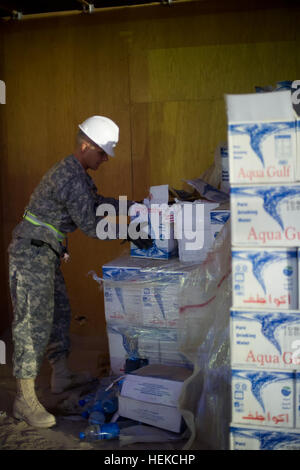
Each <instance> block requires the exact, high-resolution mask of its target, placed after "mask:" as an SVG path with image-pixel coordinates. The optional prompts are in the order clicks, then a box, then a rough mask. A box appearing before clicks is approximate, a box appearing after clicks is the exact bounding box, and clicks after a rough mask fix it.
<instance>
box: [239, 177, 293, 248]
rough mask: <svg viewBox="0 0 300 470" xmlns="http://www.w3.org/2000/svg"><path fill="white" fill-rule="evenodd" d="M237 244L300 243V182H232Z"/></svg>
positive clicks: (269, 244)
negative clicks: (246, 183)
mask: <svg viewBox="0 0 300 470" xmlns="http://www.w3.org/2000/svg"><path fill="white" fill-rule="evenodd" d="M230 195H231V199H230V206H231V216H230V219H231V229H232V230H231V231H232V244H233V245H246V246H258V245H260V246H293V247H297V246H300V184H299V183H298V184H296V183H295V184H291V185H284V186H283V185H281V186H278V185H256V186H232V187H231V190H230Z"/></svg>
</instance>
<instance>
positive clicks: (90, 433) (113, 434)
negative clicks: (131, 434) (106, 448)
mask: <svg viewBox="0 0 300 470" xmlns="http://www.w3.org/2000/svg"><path fill="white" fill-rule="evenodd" d="M119 434H120V428H119V425H118V424H117V423H107V424H102V425H99V424H93V425H91V426H88V427H87V428H86V430H85V431H84V432H80V433H79V438H80V439H85V440H87V441H97V440H103V439H116V438H118V437H119Z"/></svg>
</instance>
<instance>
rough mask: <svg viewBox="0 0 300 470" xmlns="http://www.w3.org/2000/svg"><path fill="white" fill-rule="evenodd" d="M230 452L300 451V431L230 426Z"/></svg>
mask: <svg viewBox="0 0 300 470" xmlns="http://www.w3.org/2000/svg"><path fill="white" fill-rule="evenodd" d="M230 450H300V431H299V430H297V429H291V430H287V429H286V428H281V429H280V428H273V427H270V428H257V427H254V426H252V427H251V426H247V425H245V426H242V425H236V424H233V423H232V424H231V426H230Z"/></svg>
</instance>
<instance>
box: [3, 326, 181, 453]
mask: <svg viewBox="0 0 300 470" xmlns="http://www.w3.org/2000/svg"><path fill="white" fill-rule="evenodd" d="M1 339H2V340H4V342H5V344H6V364H0V450H95V449H97V450H103V451H110V450H116V451H117V450H123V451H129V450H180V449H182V448H183V446H184V444H185V442H186V441H184V440H180V441H176V442H159V443H135V444H131V445H130V446H128V445H127V446H120V443H119V441H118V440H110V441H107V440H106V441H97V442H83V441H81V440H80V439H79V437H78V436H79V432H81V431H84V430H85V428H86V426H87V421H86V420H85V419H83V418H81V416H80V413H79V408H78V399H79V397H80V396H82V395H84V394H85V393H88V392H89V391H90V390H91V388H95V384H87V385H85V386H81V387H78V388H76V389H72V390H70V391H68V392H64V393H61V394H59V395H54V394H52V393H51V391H50V385H49V384H50V372H51V370H50V366H49V365H48V363H47V362H46V361H45V362H44V363H43V366H42V369H41V372H40V375H39V377H38V379H37V381H36V392H37V396H38V397H39V400H40V402H41V403H42V404H43V405H44V406H45V407H46V409H47V410H48V411H49V412H51V413H53V414H54V415H55V416H56V420H57V424H56V426H54V427H52V428H49V429H36V428H33V427H31V426H29V425H27V424H26V423H25V422H24V421H17V420H16V419H14V418H13V417H12V405H13V401H14V397H15V394H16V381H15V378H14V377H13V375H12V344H11V337H10V332H6V333H5V335H4V336H3V337H2V338H1ZM93 343H94V348H92V349H91V345H92V347H93ZM72 344H73V348H72V351H77V353H75V352H72V353H71V355H70V360H69V363H70V367H71V368H72V370H74V371H79V370H89V371H90V372H92V374H93V375H95V377H98V378H101V377H105V376H108V375H109V369H108V357H107V355H106V353H105V352H102V353H101V350H100V351H99V349H98V348H97V345H96V341H93V340H91V339H88V341H87V339H86V338H85V339H84V340H83V339H82V338H77V337H72ZM87 345H88V347H87Z"/></svg>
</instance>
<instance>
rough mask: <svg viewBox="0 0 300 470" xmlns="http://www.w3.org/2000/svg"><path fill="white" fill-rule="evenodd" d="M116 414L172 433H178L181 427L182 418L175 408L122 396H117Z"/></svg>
mask: <svg viewBox="0 0 300 470" xmlns="http://www.w3.org/2000/svg"><path fill="white" fill-rule="evenodd" d="M118 413H119V415H120V416H123V417H125V418H129V419H133V420H135V421H141V422H142V423H146V424H150V425H151V426H156V427H158V428H162V429H167V430H168V431H173V432H180V429H181V425H182V416H181V413H180V411H179V410H178V409H177V408H176V407H173V406H165V405H160V404H158V403H146V402H143V401H139V400H134V399H132V398H128V397H123V396H122V395H120V396H119V408H118Z"/></svg>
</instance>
